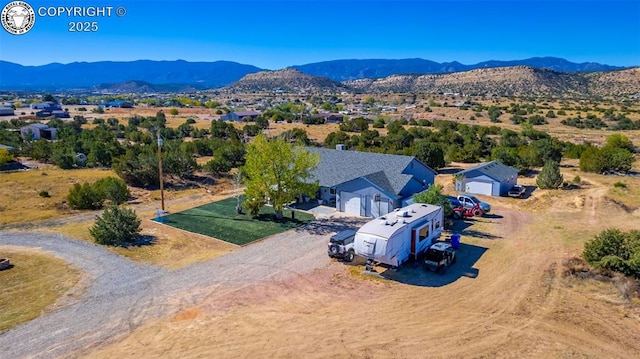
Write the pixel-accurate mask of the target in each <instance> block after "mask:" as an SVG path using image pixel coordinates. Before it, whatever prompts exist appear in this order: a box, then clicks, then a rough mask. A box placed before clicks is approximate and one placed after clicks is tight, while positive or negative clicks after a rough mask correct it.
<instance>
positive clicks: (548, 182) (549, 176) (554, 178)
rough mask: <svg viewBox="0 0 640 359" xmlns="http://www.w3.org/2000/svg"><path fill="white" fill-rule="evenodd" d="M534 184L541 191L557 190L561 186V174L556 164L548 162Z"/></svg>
mask: <svg viewBox="0 0 640 359" xmlns="http://www.w3.org/2000/svg"><path fill="white" fill-rule="evenodd" d="M536 184H537V185H538V187H540V188H542V189H557V188H558V187H560V186H561V185H562V174H561V173H560V165H559V164H558V162H554V161H548V162H546V163H545V164H544V167H542V171H540V174H538V178H536Z"/></svg>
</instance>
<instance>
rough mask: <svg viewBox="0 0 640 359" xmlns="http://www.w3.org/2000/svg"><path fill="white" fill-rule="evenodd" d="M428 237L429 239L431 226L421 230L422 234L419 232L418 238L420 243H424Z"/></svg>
mask: <svg viewBox="0 0 640 359" xmlns="http://www.w3.org/2000/svg"><path fill="white" fill-rule="evenodd" d="M427 237H429V226H425V227H423V228H421V229H420V232H418V238H419V241H420V242H422V241H424V240H425V239H427Z"/></svg>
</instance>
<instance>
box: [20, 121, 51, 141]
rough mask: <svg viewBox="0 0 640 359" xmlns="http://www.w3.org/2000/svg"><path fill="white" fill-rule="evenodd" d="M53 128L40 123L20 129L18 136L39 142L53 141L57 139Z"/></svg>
mask: <svg viewBox="0 0 640 359" xmlns="http://www.w3.org/2000/svg"><path fill="white" fill-rule="evenodd" d="M56 131H57V129H56V128H55V127H49V126H47V125H44V124H41V123H34V124H31V125H27V126H24V127H21V128H20V134H22V137H23V138H28V139H32V140H39V139H41V138H44V139H47V140H55V139H57V138H58V135H57V133H56Z"/></svg>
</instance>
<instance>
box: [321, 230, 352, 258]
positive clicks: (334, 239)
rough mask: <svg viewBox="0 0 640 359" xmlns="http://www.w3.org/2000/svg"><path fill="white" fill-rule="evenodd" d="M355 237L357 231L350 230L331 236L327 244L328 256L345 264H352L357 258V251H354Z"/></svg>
mask: <svg viewBox="0 0 640 359" xmlns="http://www.w3.org/2000/svg"><path fill="white" fill-rule="evenodd" d="M355 235H356V231H354V230H352V229H348V230H344V231H342V232H338V233H336V234H334V235H333V236H331V238H330V239H329V243H328V244H327V254H328V255H329V257H331V258H339V259H342V260H344V261H345V262H352V261H353V258H355V251H354V249H353V238H354V237H355Z"/></svg>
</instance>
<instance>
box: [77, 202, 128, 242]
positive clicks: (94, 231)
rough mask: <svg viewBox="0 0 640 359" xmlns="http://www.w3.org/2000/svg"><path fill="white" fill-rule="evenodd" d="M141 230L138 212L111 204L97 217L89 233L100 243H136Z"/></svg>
mask: <svg viewBox="0 0 640 359" xmlns="http://www.w3.org/2000/svg"><path fill="white" fill-rule="evenodd" d="M139 232H140V219H139V218H138V216H137V215H136V212H135V211H133V210H131V209H127V208H122V209H121V208H119V207H118V206H116V205H111V206H110V207H108V208H106V209H105V210H104V212H102V217H99V216H98V217H97V218H96V222H95V224H94V225H93V227H91V228H90V229H89V233H91V236H93V238H94V240H95V241H96V242H97V243H99V244H104V245H110V246H118V245H127V244H131V243H134V242H135V240H136V236H137V235H138V233H139Z"/></svg>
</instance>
